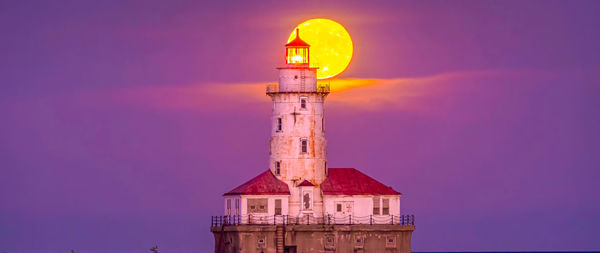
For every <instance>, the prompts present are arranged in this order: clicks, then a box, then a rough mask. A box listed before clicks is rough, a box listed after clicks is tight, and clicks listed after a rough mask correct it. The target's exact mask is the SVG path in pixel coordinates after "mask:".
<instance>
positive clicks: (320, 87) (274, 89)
mask: <svg viewBox="0 0 600 253" xmlns="http://www.w3.org/2000/svg"><path fill="white" fill-rule="evenodd" d="M330 87H331V86H330V82H321V83H317V89H316V91H315V90H308V89H306V88H304V89H300V90H298V91H280V90H279V84H276V83H273V84H267V88H266V92H267V94H273V93H313V92H316V93H323V94H328V93H329V92H330V91H331V89H330Z"/></svg>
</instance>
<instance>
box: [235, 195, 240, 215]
mask: <svg viewBox="0 0 600 253" xmlns="http://www.w3.org/2000/svg"><path fill="white" fill-rule="evenodd" d="M235 215H240V199H235Z"/></svg>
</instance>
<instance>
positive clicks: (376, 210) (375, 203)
mask: <svg viewBox="0 0 600 253" xmlns="http://www.w3.org/2000/svg"><path fill="white" fill-rule="evenodd" d="M380 214H381V213H380V212H379V197H373V215H380Z"/></svg>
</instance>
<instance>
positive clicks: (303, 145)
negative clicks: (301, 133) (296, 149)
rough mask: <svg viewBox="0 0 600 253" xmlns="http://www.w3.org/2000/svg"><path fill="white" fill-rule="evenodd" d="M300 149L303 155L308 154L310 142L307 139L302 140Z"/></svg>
mask: <svg viewBox="0 0 600 253" xmlns="http://www.w3.org/2000/svg"><path fill="white" fill-rule="evenodd" d="M300 148H301V149H300V150H301V151H300V152H301V153H308V141H306V139H300Z"/></svg>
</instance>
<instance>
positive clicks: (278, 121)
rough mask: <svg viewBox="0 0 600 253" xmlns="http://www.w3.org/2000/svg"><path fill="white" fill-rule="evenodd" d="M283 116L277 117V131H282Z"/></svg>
mask: <svg viewBox="0 0 600 253" xmlns="http://www.w3.org/2000/svg"><path fill="white" fill-rule="evenodd" d="M281 121H282V120H281V118H277V132H281V129H282V126H281Z"/></svg>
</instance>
